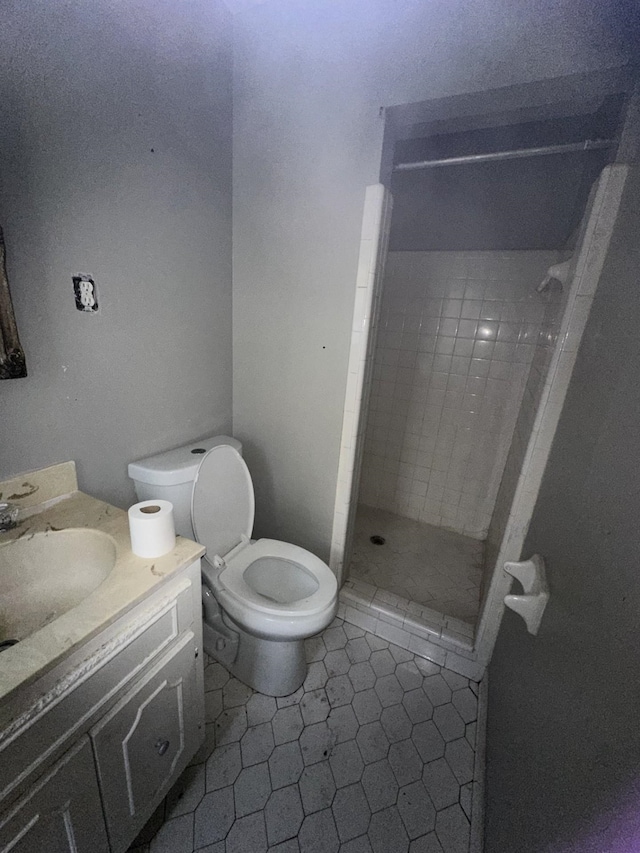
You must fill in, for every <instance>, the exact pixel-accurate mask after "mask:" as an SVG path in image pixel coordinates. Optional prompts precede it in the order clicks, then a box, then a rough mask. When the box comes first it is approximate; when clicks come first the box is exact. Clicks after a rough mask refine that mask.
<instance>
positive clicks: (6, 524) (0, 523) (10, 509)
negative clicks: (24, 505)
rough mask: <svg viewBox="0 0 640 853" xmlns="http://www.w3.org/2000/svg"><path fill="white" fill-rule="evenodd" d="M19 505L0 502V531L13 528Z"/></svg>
mask: <svg viewBox="0 0 640 853" xmlns="http://www.w3.org/2000/svg"><path fill="white" fill-rule="evenodd" d="M19 510H20V507H19V506H17V505H16V504H10V503H0V533H4V532H5V531H6V530H13V528H14V527H15V526H16V523H17V521H16V520H17V518H18V512H19Z"/></svg>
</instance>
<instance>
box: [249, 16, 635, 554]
mask: <svg viewBox="0 0 640 853" xmlns="http://www.w3.org/2000/svg"><path fill="white" fill-rule="evenodd" d="M611 11H612V10H611V8H610V7H608V6H607V9H604V8H603V4H602V3H600V2H599V0H584V2H580V3H578V2H575V0H563V2H558V0H540V2H536V3H530V2H528V0H519V1H518V2H516V3H514V2H513V0H490V2H483V3H476V4H469V3H466V2H463V0H454V2H450V3H445V4H442V3H427V2H410V0H350V2H348V3H347V2H343V3H336V2H332V0H313V2H311V0H309V2H300V0H270V2H268V3H266V4H264V5H262V6H259V7H257V8H255V9H253V10H251V11H249V12H247V13H245V14H242V15H239V16H237V17H236V24H235V37H236V57H235V74H234V80H235V82H234V430H235V434H236V435H237V436H238V437H239V438H241V439H242V440H243V441H244V442H245V448H246V457H247V460H248V463H249V466H250V468H251V469H252V472H253V476H254V482H255V484H256V493H257V505H258V511H257V523H256V532H257V533H258V534H260V535H265V534H268V535H270V536H275V537H282V538H285V539H288V540H290V541H293V542H296V543H298V544H301V545H303V546H306V547H308V548H310V549H311V550H313V551H315V552H316V553H318V554H319V555H320V556H323V557H326V556H327V555H328V552H329V542H330V537H331V526H332V516H333V506H334V498H335V488H336V476H337V467H338V453H339V446H340V430H341V423H342V408H343V399H344V390H345V383H346V374H347V356H348V349H349V338H350V326H351V316H352V310H353V295H354V287H355V274H356V265H357V256H358V246H359V236H360V226H361V217H362V209H363V201H364V191H365V187H366V185H367V184H371V183H375V182H376V180H377V178H378V174H379V170H380V157H381V150H382V136H383V121H384V119H383V117H382V116H381V115H380V107H381V106H386V105H393V104H402V103H407V102H413V101H422V100H425V99H427V98H438V97H442V96H445V95H453V94H456V93H461V92H466V91H474V90H481V89H489V88H493V87H499V86H505V85H510V84H516V83H524V82H527V81H531V80H535V79H538V78H548V77H554V76H557V75H563V74H570V73H574V72H584V71H588V70H591V69H596V68H601V67H606V66H613V65H617V64H619V63H621V62H623V61H624V59H625V52H624V50H623V48H622V47H621V46H620V45H621V39H620V38H618V36H619V35H620V34H619V33H612V32H611V31H610V29H609V22H603V21H602V20H601V16H602V15H603V14H604V15H607V14H610V13H611ZM578 12H579V13H578Z"/></svg>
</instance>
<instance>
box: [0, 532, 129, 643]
mask: <svg viewBox="0 0 640 853" xmlns="http://www.w3.org/2000/svg"><path fill="white" fill-rule="evenodd" d="M115 562H116V544H115V542H114V540H113V539H112V538H111V536H108V535H107V534H106V533H102V532H101V531H99V530H85V529H69V530H58V531H51V532H48V533H35V534H34V535H33V536H25V537H24V538H22V539H16V540H14V541H13V542H8V543H6V544H5V545H0V647H1V644H2V643H3V642H5V643H6V641H8V640H24V638H25V637H28V636H30V635H31V634H33V633H35V632H36V631H38V630H39V629H40V628H43V627H44V626H45V625H47V624H48V623H49V622H52V621H53V620H54V619H57V618H58V616H61V615H62V614H63V613H66V611H67V610H71V608H72V607H75V606H76V605H77V604H79V603H80V602H81V601H82V600H83V599H85V598H86V597H87V596H88V595H89V594H90V593H91V592H93V590H94V589H96V587H98V586H100V584H101V583H102V582H103V580H104V579H105V578H106V577H107V575H108V574H109V572H110V571H111V570H112V569H113V567H114V565H115Z"/></svg>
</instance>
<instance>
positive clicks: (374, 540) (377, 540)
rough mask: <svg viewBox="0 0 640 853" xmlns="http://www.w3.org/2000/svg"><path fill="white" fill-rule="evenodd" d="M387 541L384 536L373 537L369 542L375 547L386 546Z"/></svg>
mask: <svg viewBox="0 0 640 853" xmlns="http://www.w3.org/2000/svg"><path fill="white" fill-rule="evenodd" d="M386 541H387V540H386V539H385V538H384V536H372V537H371V538H370V539H369V542H371V543H372V544H373V545H384V543H385V542H386Z"/></svg>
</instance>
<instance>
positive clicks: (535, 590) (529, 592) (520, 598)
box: [504, 554, 549, 635]
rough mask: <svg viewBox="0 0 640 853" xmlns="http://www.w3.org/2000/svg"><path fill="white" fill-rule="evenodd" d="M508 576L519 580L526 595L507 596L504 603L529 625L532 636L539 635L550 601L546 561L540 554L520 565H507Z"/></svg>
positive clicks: (528, 628) (505, 566)
mask: <svg viewBox="0 0 640 853" xmlns="http://www.w3.org/2000/svg"><path fill="white" fill-rule="evenodd" d="M504 570H505V572H506V573H507V574H509V575H511V576H512V577H514V578H516V580H519V581H520V583H521V584H522V587H523V589H524V592H525V594H524V595H505V597H504V603H505V605H506V606H507V607H509V608H510V609H511V610H513V611H515V612H516V613H518V614H519V615H520V616H522V618H523V619H524V621H525V622H526V625H527V630H528V632H529V633H530V634H534V635H535V634H537V633H538V628H539V627H540V622H541V620H542V614H543V613H544V609H545V607H546V606H547V601H549V587H548V585H547V573H546V571H545V566H544V560H543V559H542V557H541V556H540V555H539V554H534V555H533V557H531V559H529V560H523V561H521V562H519V563H505V564H504Z"/></svg>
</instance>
